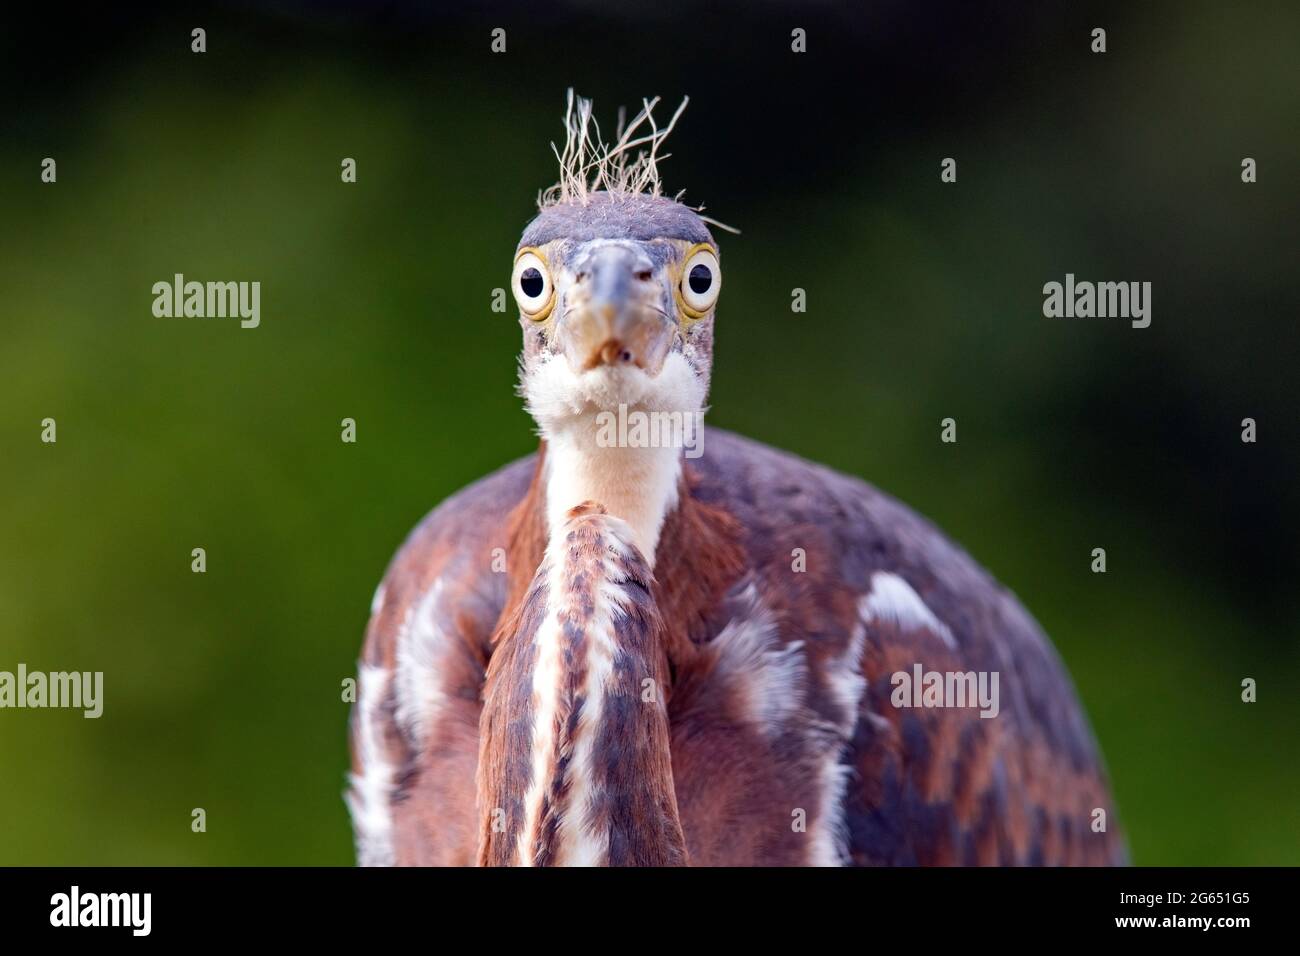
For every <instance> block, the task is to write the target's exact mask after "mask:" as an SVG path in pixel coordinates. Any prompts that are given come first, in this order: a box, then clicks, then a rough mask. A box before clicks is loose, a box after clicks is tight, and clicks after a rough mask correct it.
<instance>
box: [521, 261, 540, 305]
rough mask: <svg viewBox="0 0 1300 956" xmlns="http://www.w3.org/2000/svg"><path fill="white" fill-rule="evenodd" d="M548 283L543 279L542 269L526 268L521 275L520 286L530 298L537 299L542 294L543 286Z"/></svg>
mask: <svg viewBox="0 0 1300 956" xmlns="http://www.w3.org/2000/svg"><path fill="white" fill-rule="evenodd" d="M545 285H546V282H545V280H543V279H542V274H541V272H540V271H538V270H537V269H534V268H531V267H530V268H528V269H525V270H524V273H523V275H521V276H520V277H519V288H521V289H523V290H524V295H526V296H528V298H530V299H535V298H537V297H538V296H539V295H541V294H542V287H543V286H545Z"/></svg>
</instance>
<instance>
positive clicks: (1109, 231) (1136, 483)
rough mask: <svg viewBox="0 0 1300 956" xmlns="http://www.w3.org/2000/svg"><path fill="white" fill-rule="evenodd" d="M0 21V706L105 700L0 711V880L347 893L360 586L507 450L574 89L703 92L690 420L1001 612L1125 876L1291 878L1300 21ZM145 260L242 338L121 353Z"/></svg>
mask: <svg viewBox="0 0 1300 956" xmlns="http://www.w3.org/2000/svg"><path fill="white" fill-rule="evenodd" d="M6 16H7V17H10V19H8V20H7V21H6V22H5V25H4V31H3V40H2V41H0V42H2V44H3V45H2V46H0V63H2V64H3V65H2V66H0V70H2V71H3V78H4V87H3V88H4V90H5V94H6V95H5V97H4V99H3V106H2V107H0V249H2V250H3V255H0V323H2V325H0V329H2V330H3V339H0V669H2V670H10V671H13V670H16V668H17V664H18V662H20V661H22V662H25V663H26V664H27V666H28V667H29V668H31V669H33V670H45V671H55V670H70V669H76V670H102V671H104V672H105V675H104V682H105V711H104V716H103V717H102V718H100V719H99V720H84V719H82V717H81V716H80V714H79V713H77V712H74V711H56V710H45V711H31V710H26V711H17V710H4V711H0V863H11V864H12V863H28V864H33V863H62V864H108V863H121V864H145V863H157V864H170V863H179V864H204V863H214V864H235V863H254V864H270V863H349V862H351V860H352V849H351V831H350V826H349V823H348V820H347V815H346V811H345V808H344V805H343V801H342V799H341V791H342V789H343V786H344V772H345V770H346V767H347V751H346V722H347V711H348V707H347V705H346V704H344V703H343V702H342V701H341V700H340V683H341V681H343V679H344V678H346V677H349V676H352V675H353V673H354V662H355V658H356V655H357V651H358V648H359V645H360V639H361V634H362V630H363V628H364V625H365V621H366V616H367V609H368V606H369V602H370V595H371V592H372V591H373V589H374V587H375V585H376V583H377V582H378V581H379V579H380V577H381V575H382V573H383V570H384V566H385V564H386V562H387V560H388V558H389V557H390V555H391V554H392V552H393V550H394V549H395V547H396V546H397V544H398V543H399V542H400V541H401V539H402V537H403V536H404V535H405V533H406V532H407V530H408V529H409V528H410V527H411V526H412V525H413V524H414V523H415V522H416V521H417V520H418V518H419V517H420V516H421V515H422V514H423V513H424V512H425V511H426V510H428V509H429V508H430V507H432V506H433V505H434V504H436V503H437V502H438V501H439V500H441V499H442V498H443V497H445V496H446V495H448V494H450V493H451V492H453V491H454V490H456V489H457V488H459V487H461V486H462V485H464V484H466V483H468V482H470V481H472V480H474V479H475V478H477V477H479V476H481V475H483V474H484V473H486V472H487V471H489V470H491V469H493V468H495V467H497V466H498V465H500V464H502V463H504V462H506V461H508V460H510V459H512V458H514V457H517V456H519V455H522V454H525V453H527V452H528V451H529V450H530V449H531V448H532V447H533V445H534V443H535V439H534V438H533V435H532V423H531V421H530V420H529V419H528V418H527V416H526V415H525V414H524V412H523V411H522V409H521V408H520V404H519V401H518V399H517V398H516V397H515V396H514V395H513V391H512V390H513V386H514V380H515V367H514V362H515V354H516V352H517V350H518V345H519V332H518V328H517V325H516V323H515V320H514V318H513V316H502V315H499V314H494V313H492V312H491V311H490V303H491V294H492V290H493V288H495V287H503V286H506V285H508V279H509V268H510V262H511V256H512V253H513V251H514V246H515V242H516V241H517V238H518V235H519V232H520V230H521V228H522V227H523V225H524V224H525V222H526V221H527V220H528V218H529V217H530V215H531V214H532V212H533V203H534V200H535V198H536V193H537V191H538V190H539V189H541V188H543V187H545V186H547V185H549V184H550V183H551V182H552V181H553V180H554V178H555V175H556V167H555V162H554V160H553V158H552V157H551V155H550V152H549V147H548V144H549V142H550V141H551V140H552V139H556V138H557V137H559V136H560V135H561V127H560V115H561V111H562V108H563V97H564V90H565V88H566V87H569V86H574V87H576V88H577V90H578V91H579V92H580V93H583V94H585V95H590V96H593V97H594V98H595V100H596V109H597V115H598V117H600V118H601V119H602V120H604V121H605V122H606V124H607V126H612V122H613V117H614V115H615V111H616V109H617V107H618V105H620V104H628V105H629V106H632V107H635V105H636V104H637V103H639V101H640V98H641V97H642V96H649V95H655V94H659V95H662V96H663V97H664V100H665V107H666V108H667V112H671V109H672V108H673V107H674V106H675V105H676V103H677V102H678V101H679V99H680V97H681V96H682V95H684V94H689V95H690V97H691V105H690V107H689V109H688V110H687V111H686V113H685V115H684V116H683V118H682V121H681V122H680V124H679V126H678V129H677V131H676V132H675V133H674V135H673V137H672V139H671V140H670V142H669V144H668V151H669V152H671V153H672V154H673V157H672V158H671V159H670V160H668V161H667V162H666V163H665V164H664V165H663V167H662V168H663V171H664V176H665V186H666V189H667V191H668V192H669V193H675V192H676V191H677V190H678V189H681V188H686V189H687V193H686V197H685V198H686V199H687V201H691V202H695V203H700V202H703V203H704V204H705V205H706V206H707V214H709V215H711V216H714V217H716V218H718V219H721V220H723V221H724V222H728V223H730V224H733V225H735V226H738V227H740V228H741V229H742V230H743V234H742V235H740V236H721V237H720V238H721V244H722V249H723V263H724V269H725V272H726V283H725V289H724V292H723V297H722V301H721V305H720V309H719V320H718V330H717V337H718V343H717V354H716V361H715V377H714V387H713V392H712V396H711V405H712V412H711V414H710V421H712V422H713V423H714V424H716V425H721V426H723V427H727V428H731V429H734V430H737V431H740V432H743V433H745V434H747V435H750V436H752V437H754V438H757V439H760V440H763V441H766V442H769V443H771V444H774V445H779V446H781V447H784V448H788V449H790V450H792V451H794V452H797V453H799V454H801V455H804V456H807V457H809V458H813V459H816V460H819V461H823V462H825V463H827V464H829V465H832V466H834V467H837V468H840V469H842V470H844V471H847V472H850V473H852V474H856V475H860V476H862V477H864V478H867V479H868V480H870V481H872V482H874V483H875V484H877V485H879V486H880V487H882V488H884V489H885V490H887V491H889V492H891V493H893V494H895V495H896V496H898V497H900V498H902V499H903V500H904V501H906V502H908V503H909V504H911V505H912V506H913V507H915V508H916V509H917V510H919V511H921V512H922V513H924V514H926V515H928V516H929V517H930V518H932V519H933V520H935V521H936V522H937V523H938V524H939V525H940V526H941V527H943V528H944V529H945V530H946V531H947V532H948V533H949V534H951V535H952V536H953V537H954V538H955V539H956V540H957V541H959V542H961V543H962V544H963V545H964V546H965V547H967V548H968V550H970V552H971V553H972V554H973V555H974V556H975V558H976V559H977V560H979V561H980V562H981V563H983V564H984V565H985V566H987V567H988V568H989V570H990V571H992V572H993V573H994V574H995V575H996V576H997V577H998V578H1000V579H1001V580H1002V581H1003V582H1004V583H1005V584H1007V585H1008V586H1009V587H1011V588H1012V589H1013V590H1015V591H1016V592H1017V594H1018V595H1019V596H1020V597H1021V599H1022V600H1023V601H1024V603H1025V604H1026V606H1027V607H1028V608H1029V609H1030V610H1031V611H1032V612H1033V613H1034V614H1035V615H1036V616H1037V618H1038V619H1039V620H1040V621H1041V623H1042V624H1043V626H1044V628H1045V629H1046V630H1047V632H1048V633H1049V634H1050V635H1051V636H1052V638H1053V640H1054V641H1055V643H1056V644H1057V646H1058V648H1059V649H1060V651H1061V654H1062V656H1063V657H1064V658H1065V661H1066V663H1067V665H1068V666H1069V668H1070V670H1071V673H1072V674H1073V675H1074V678H1075V681H1076V682H1077V684H1078V687H1079V691H1080V694H1081V696H1082V698H1083V700H1084V702H1085V704H1086V706H1087V708H1088V711H1089V714H1090V716H1091V719H1092V721H1093V724H1094V726H1095V728H1096V731H1097V734H1098V737H1099V738H1100V741H1101V744H1102V747H1103V749H1104V751H1105V753H1106V756H1107V759H1108V763H1109V766H1110V771H1111V774H1112V777H1113V779H1114V788H1115V792H1116V797H1117V800H1118V804H1119V807H1120V812H1121V815H1122V822H1123V825H1124V826H1125V829H1126V831H1127V833H1128V837H1129V841H1130V845H1131V848H1132V852H1133V857H1134V860H1135V861H1136V862H1137V863H1142V864H1193V863H1196V864H1208V863H1220V864H1258V863H1291V864H1294V863H1298V862H1300V801H1298V800H1297V798H1296V795H1297V793H1298V792H1300V768H1298V766H1297V760H1296V757H1297V753H1296V749H1297V748H1296V741H1297V739H1300V694H1297V679H1298V678H1300V653H1298V652H1297V640H1296V638H1297V626H1298V625H1300V620H1298V617H1300V615H1298V613H1297V602H1296V598H1295V582H1296V580H1297V574H1298V573H1300V549H1298V548H1297V545H1296V542H1295V535H1296V528H1297V526H1298V524H1300V522H1298V520H1297V519H1300V495H1298V494H1297V486H1296V480H1295V479H1296V475H1297V472H1298V471H1300V469H1298V468H1297V464H1298V462H1297V457H1298V452H1297V449H1298V448H1300V443H1297V437H1298V436H1297V420H1298V419H1297V402H1296V400H1295V399H1294V397H1293V394H1292V389H1293V388H1294V387H1295V381H1296V376H1295V374H1294V371H1293V369H1294V366H1295V363H1296V359H1297V356H1298V355H1300V332H1298V331H1297V327H1296V319H1297V315H1298V313H1300V309H1297V306H1298V305H1300V301H1298V300H1300V295H1297V291H1296V286H1295V266H1296V252H1297V243H1296V221H1297V212H1298V211H1300V201H1298V200H1300V186H1297V181H1296V172H1297V159H1298V158H1300V156H1298V152H1300V133H1298V130H1297V123H1296V117H1297V116H1298V115H1300V95H1298V84H1297V71H1296V66H1295V63H1296V55H1297V42H1296V37H1297V36H1300V14H1297V10H1296V7H1295V5H1294V4H1284V3H1277V4H1249V5H1244V6H1239V5H1235V4H1234V5H1229V4H1220V3H1209V2H1198V3H1183V2H1179V3H1167V4H1149V5H1143V6H1142V8H1141V9H1135V5H1131V4H1129V5H1118V4H1117V5H1113V6H1112V5H1081V4H1070V5H1069V7H1068V8H1066V7H1064V6H1060V7H1057V8H1052V7H1048V6H1045V5H1043V4H997V5H982V4H970V3H953V4H933V3H929V4H926V3H903V2H891V3H877V4H852V5H849V4H843V5H830V4H813V5H804V6H798V7H797V6H789V7H782V6H778V5H775V4H765V3H757V4H755V3H750V4H746V5H743V6H741V5H735V6H731V5H717V4H708V5H704V4H699V3H680V2H665V0H656V2H655V3H651V4H630V3H625V4H616V5H610V4H599V5H598V4H596V3H595V2H590V3H570V4H559V5H556V4H541V3H535V4H515V3H510V4H487V5H482V6H479V7H476V8H475V9H474V10H473V11H469V10H466V9H465V8H464V7H463V6H457V7H453V8H447V9H445V8H441V7H433V8H428V9H425V8H421V7H417V6H415V5H405V4H387V5H385V4H378V5H367V6H361V5H352V4H343V3H336V4H325V5H308V4H295V3H280V4H276V3H262V4H232V5H226V6H223V7H218V8H211V9H208V8H202V9H198V8H195V9H188V10H177V9H172V8H170V7H162V6H159V7H157V8H151V7H149V6H145V7H142V8H139V9H137V10H135V11H133V12H130V13H122V14H118V15H117V17H116V19H113V20H111V21H110V20H108V19H105V16H106V15H105V14H102V13H101V14H98V15H92V14H88V13H82V12H79V11H76V10H71V9H70V10H59V9H58V8H49V9H47V11H46V12H45V14H44V15H43V16H42V17H41V18H40V19H39V20H32V19H14V18H12V15H10V14H6ZM196 26H202V27H204V28H205V29H206V30H207V33H208V52H207V53H205V54H203V55H196V54H193V53H191V52H190V30H191V29H192V28H194V27H196ZM498 26H500V27H504V28H505V29H506V30H507V52H506V53H505V54H503V55H493V54H492V53H491V52H490V50H489V44H490V32H491V30H492V29H493V28H494V27H498ZM1094 26H1102V27H1105V28H1106V29H1107V32H1108V52H1107V53H1106V54H1104V55H1094V54H1092V53H1091V52H1090V50H1089V45H1090V36H1089V34H1090V31H1091V29H1092V28H1093V27H1094ZM794 27H803V28H804V29H806V30H807V31H808V52H807V53H806V54H803V55H795V54H793V53H791V51H790V31H791V29H793V28H794ZM46 156H52V157H54V158H55V159H56V160H57V162H58V182H57V184H55V185H45V184H42V183H41V182H40V179H39V173H40V162H41V160H42V158H44V157H46ZM345 156H347V157H354V158H356V160H357V164H358V179H359V181H358V182H357V183H356V184H355V185H345V184H343V183H341V182H340V178H339V168H340V167H339V164H340V161H341V159H342V158H343V157H345ZM946 156H952V157H954V158H956V159H957V162H958V182H957V183H956V184H942V183H940V181H939V163H940V160H941V159H942V158H943V157H946ZM1245 156H1251V157H1254V158H1255V159H1256V160H1257V161H1258V166H1259V182H1257V183H1255V184H1252V185H1246V184H1243V183H1242V182H1241V178H1240V171H1241V168H1240V164H1241V160H1242V158H1243V157H1245ZM176 272H183V273H185V275H186V276H187V277H188V278H194V279H198V280H200V281H204V280H244V281H252V280H260V281H261V283H262V303H261V305H262V324H261V327H260V328H258V329H255V330H245V329H241V328H239V326H238V323H237V322H236V321H234V320H200V319H157V318H154V317H153V315H152V313H151V304H152V300H153V296H152V292H151V286H152V285H153V283H154V282H157V281H160V280H163V281H165V280H170V278H171V276H172V275H173V274H174V273H176ZM1066 272H1073V273H1074V274H1075V275H1076V276H1078V277H1079V278H1080V279H1090V280H1098V281H1099V280H1114V281H1150V282H1151V283H1152V284H1153V287H1154V289H1153V322H1152V325H1151V327H1150V328H1148V329H1145V330H1139V329H1132V328H1130V327H1129V325H1128V323H1127V321H1123V320H1117V319H1109V320H1103V319H1092V320H1077V321H1072V320H1064V319H1047V318H1044V317H1043V315H1042V311H1041V309H1042V286H1043V283H1045V282H1048V281H1052V280H1055V281H1062V280H1063V279H1064V276H1065V273H1066ZM794 287H801V288H804V289H806V290H807V295H808V303H809V304H808V311H807V313H805V314H792V313H791V311H790V308H789V303H790V290H791V289H792V288H794ZM47 416H49V417H54V418H55V419H57V421H58V438H59V440H58V443H57V444H55V445H47V444H42V443H41V441H40V422H41V419H43V418H45V417H47ZM948 416H951V417H953V418H955V419H956V420H957V422H958V437H959V441H958V443H957V444H956V445H950V444H942V443H940V441H939V421H940V419H942V418H944V417H948ZM344 417H353V418H355V419H356V420H357V423H358V441H357V443H356V444H354V445H350V444H344V443H342V442H341V441H340V439H339V431H340V429H339V422H340V419H342V418H344ZM1245 417H1252V418H1255V419H1256V420H1257V422H1258V423H1259V425H1258V427H1259V441H1258V443H1256V444H1253V445H1249V444H1243V443H1242V442H1241V441H1240V433H1241V424H1240V423H1241V420H1242V419H1243V418H1245ZM195 547H203V548H206V550H207V555H208V571H207V573H206V574H203V575H199V574H193V573H191V571H190V551H191V549H192V548H195ZM1094 547H1104V548H1105V549H1106V551H1107V560H1108V572H1107V573H1106V574H1104V575H1097V574H1092V573H1091V572H1090V570H1089V564H1090V561H1091V556H1090V552H1091V550H1092V549H1093V548H1094ZM1244 677H1253V678H1255V679H1256V680H1257V681H1258V682H1259V701H1258V703H1255V704H1250V705H1248V704H1243V703H1242V702H1241V701H1240V682H1241V680H1242V678H1244ZM195 807H203V808H204V809H205V810H206V811H207V818H208V827H207V832H206V833H201V834H195V833H192V832H191V830H190V819H191V818H190V813H191V809H192V808H195Z"/></svg>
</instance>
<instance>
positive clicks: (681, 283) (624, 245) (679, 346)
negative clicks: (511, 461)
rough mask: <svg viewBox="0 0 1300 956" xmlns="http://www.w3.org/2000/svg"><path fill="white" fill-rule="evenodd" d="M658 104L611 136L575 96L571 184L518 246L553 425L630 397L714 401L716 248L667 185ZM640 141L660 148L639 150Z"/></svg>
mask: <svg viewBox="0 0 1300 956" xmlns="http://www.w3.org/2000/svg"><path fill="white" fill-rule="evenodd" d="M684 105H685V104H684V103H683V106H684ZM653 106H654V102H653V101H650V102H647V103H646V104H645V109H644V110H643V111H642V113H641V114H640V115H639V116H638V117H637V119H636V120H634V121H633V123H632V124H630V125H629V126H628V127H627V128H626V129H623V128H622V126H621V124H620V130H619V136H618V139H617V141H616V142H615V143H614V144H613V145H611V146H606V145H604V144H603V143H601V142H600V141H599V138H598V132H597V133H596V134H595V135H596V138H595V139H594V140H593V139H592V133H590V132H589V127H594V123H592V122H591V120H590V103H589V102H588V101H585V100H578V101H577V103H576V107H575V104H574V101H573V100H572V98H571V99H570V109H569V113H568V115H567V117H566V130H567V132H568V134H569V135H568V142H567V143H566V147H565V149H564V151H563V152H561V151H560V150H558V149H557V151H556V152H557V154H558V155H559V156H560V161H561V181H560V183H559V184H558V185H557V186H555V187H552V189H550V190H548V191H547V192H546V193H544V194H543V197H542V201H541V203H540V205H541V211H540V212H539V214H538V215H537V217H536V218H535V219H533V221H532V222H531V223H530V224H529V225H528V227H527V228H526V229H525V230H524V233H523V236H522V238H521V239H520V241H519V246H518V248H517V249H516V250H515V259H514V268H513V271H512V274H511V288H512V290H513V293H514V297H515V301H516V303H517V304H518V306H519V322H520V325H521V326H522V328H523V354H522V356H521V358H520V382H521V392H522V394H523V396H524V398H525V400H526V401H527V403H528V407H529V411H530V412H531V413H532V414H533V417H534V418H536V419H537V421H538V424H539V425H540V426H541V427H542V430H543V432H544V433H545V432H546V431H547V430H548V428H550V427H552V426H556V425H559V424H561V423H562V422H564V421H565V420H567V419H572V418H578V417H581V416H585V415H588V414H590V413H592V412H600V411H612V410H615V409H616V408H617V407H618V406H619V405H625V406H627V407H628V408H639V409H644V410H651V411H671V412H683V413H695V412H698V411H700V410H701V409H702V408H703V404H704V399H705V396H706V395H707V393H708V385H709V370H710V366H711V364H712V356H713V318H714V309H715V308H716V306H717V302H718V293H719V292H720V291H721V288H722V271H721V269H720V266H719V260H718V246H717V243H716V242H715V241H714V239H713V236H712V235H711V234H710V232H709V229H708V226H707V225H706V222H705V220H704V219H703V218H702V217H701V216H700V215H699V214H698V213H697V212H696V211H695V210H693V209H691V208H690V207H688V206H685V205H683V204H682V203H680V202H677V201H676V200H673V199H669V198H667V197H665V196H662V195H660V193H659V181H658V173H657V170H656V168H655V161H656V156H655V150H656V149H657V147H658V145H659V144H660V143H661V142H662V140H663V138H664V137H665V136H666V135H667V134H668V132H669V131H670V130H671V129H672V124H671V123H670V124H668V125H667V126H666V127H664V128H663V129H656V128H654V127H653V123H652V119H651V110H652V109H653ZM680 112H681V111H680V110H679V111H678V115H680ZM676 118H677V117H676V116H674V117H673V119H674V121H675V120H676ZM647 122H650V123H651V132H646V133H642V134H641V135H640V136H638V131H639V130H641V128H642V126H643V124H645V123H647ZM637 145H646V146H648V149H647V150H643V151H641V152H639V153H637V154H636V157H635V158H632V156H631V152H630V150H631V148H633V147H635V146H637Z"/></svg>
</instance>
